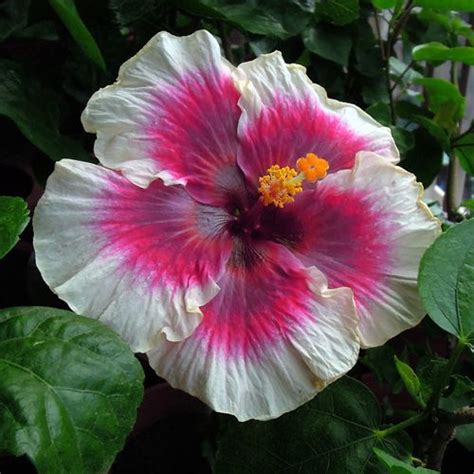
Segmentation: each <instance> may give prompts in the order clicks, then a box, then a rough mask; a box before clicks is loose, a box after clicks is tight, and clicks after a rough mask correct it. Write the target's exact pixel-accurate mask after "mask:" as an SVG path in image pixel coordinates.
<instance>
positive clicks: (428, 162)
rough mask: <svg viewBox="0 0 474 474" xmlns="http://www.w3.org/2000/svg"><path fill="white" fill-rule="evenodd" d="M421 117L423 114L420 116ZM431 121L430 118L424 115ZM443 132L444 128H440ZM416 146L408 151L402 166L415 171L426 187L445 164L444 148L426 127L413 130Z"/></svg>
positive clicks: (412, 171)
mask: <svg viewBox="0 0 474 474" xmlns="http://www.w3.org/2000/svg"><path fill="white" fill-rule="evenodd" d="M419 117H421V116H419ZM423 119H426V120H428V121H429V119H428V118H426V117H423ZM440 130H441V132H442V133H444V132H443V130H442V129H440ZM413 137H414V139H415V146H414V147H413V148H411V149H410V150H408V151H407V153H406V154H405V156H404V157H403V160H402V161H401V163H400V166H402V167H403V168H405V169H406V170H407V171H410V172H411V173H413V174H414V175H415V176H416V177H417V178H418V181H420V182H421V183H422V184H423V186H424V187H425V188H427V187H428V186H429V185H430V184H431V183H432V182H433V181H434V180H435V178H436V177H437V176H438V174H439V172H440V171H441V167H442V164H443V149H442V148H441V146H440V144H439V143H438V142H437V141H436V140H433V138H432V135H431V134H430V133H429V132H428V131H427V130H425V129H423V128H419V129H417V130H415V131H414V132H413Z"/></svg>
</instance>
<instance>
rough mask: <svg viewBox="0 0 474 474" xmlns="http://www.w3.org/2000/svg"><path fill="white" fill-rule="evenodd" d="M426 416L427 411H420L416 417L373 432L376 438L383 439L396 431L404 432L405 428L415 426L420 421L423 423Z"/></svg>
mask: <svg viewBox="0 0 474 474" xmlns="http://www.w3.org/2000/svg"><path fill="white" fill-rule="evenodd" d="M428 415H429V413H428V411H422V412H421V413H419V414H418V415H415V416H412V417H410V418H407V419H406V420H403V421H401V422H400V423H397V424H396V425H393V426H389V427H388V428H386V429H384V430H377V431H376V432H375V433H376V436H377V437H379V438H385V437H386V436H389V435H391V434H393V433H396V432H397V431H400V430H404V429H405V428H408V427H410V426H412V425H416V424H417V423H419V422H420V421H423V420H424V419H425V418H427V417H428Z"/></svg>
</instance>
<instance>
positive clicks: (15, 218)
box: [0, 196, 30, 258]
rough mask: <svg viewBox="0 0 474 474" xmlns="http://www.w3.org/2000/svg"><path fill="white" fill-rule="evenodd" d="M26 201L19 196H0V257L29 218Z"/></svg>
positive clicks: (16, 240)
mask: <svg viewBox="0 0 474 474" xmlns="http://www.w3.org/2000/svg"><path fill="white" fill-rule="evenodd" d="M28 214H29V212H28V207H27V205H26V202H25V201H23V199H21V198H19V197H10V196H0V258H2V257H3V256H4V255H5V254H7V253H8V252H9V251H10V250H11V249H12V248H13V246H14V245H15V244H16V243H17V242H18V236H19V235H20V234H21V233H22V232H23V230H24V229H25V227H26V224H28V221H29V220H30V219H29V217H28Z"/></svg>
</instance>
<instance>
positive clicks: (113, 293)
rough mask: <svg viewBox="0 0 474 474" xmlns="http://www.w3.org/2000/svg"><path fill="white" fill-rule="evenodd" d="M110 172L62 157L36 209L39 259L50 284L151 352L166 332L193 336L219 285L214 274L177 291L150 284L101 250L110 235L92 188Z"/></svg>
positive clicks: (169, 335) (176, 337)
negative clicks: (97, 215)
mask: <svg viewBox="0 0 474 474" xmlns="http://www.w3.org/2000/svg"><path fill="white" fill-rule="evenodd" d="M110 174H116V172H114V171H111V170H107V169H106V168H102V167H100V166H97V165H93V164H90V163H84V162H79V161H75V160H61V161H59V162H57V163H56V167H55V170H54V172H53V173H52V174H51V176H50V177H49V179H48V182H47V186H46V190H45V193H44V195H43V196H42V198H41V199H40V201H39V202H38V205H37V207H36V210H35V214H34V217H33V229H34V239H33V244H34V248H35V252H36V264H37V266H38V269H39V270H40V273H41V275H42V276H43V279H44V280H45V282H46V283H47V284H48V286H49V287H50V288H51V290H52V291H53V292H54V293H56V294H57V295H58V296H59V298H61V299H62V300H64V301H66V302H67V303H68V305H69V307H70V308H71V309H72V310H73V311H74V312H75V313H78V314H82V315H84V316H90V317H93V318H95V319H98V320H100V321H102V322H104V323H105V324H107V325H109V326H110V327H112V328H113V329H114V330H115V331H117V332H118V333H119V334H120V335H121V336H122V337H123V338H124V339H125V340H126V341H127V342H128V343H129V345H130V347H131V349H132V350H133V351H134V352H146V351H147V350H149V349H151V348H152V347H154V346H155V345H156V344H157V341H158V340H161V338H162V337H165V338H166V339H169V340H181V339H183V338H185V337H187V336H189V335H190V334H191V333H192V332H193V331H194V329H195V328H196V327H197V326H198V325H199V323H200V321H201V318H202V312H201V310H200V307H201V306H202V305H204V304H206V303H207V302H208V301H210V300H211V299H212V298H213V297H214V296H215V295H216V294H217V293H218V291H219V287H218V286H217V284H216V283H215V282H214V281H210V282H209V284H207V285H205V286H204V287H195V288H191V289H188V290H187V291H178V292H177V293H175V294H174V295H172V291H171V290H170V289H169V288H166V287H162V288H156V289H155V291H153V292H151V291H150V288H149V284H148V282H147V281H146V278H145V279H144V278H141V277H137V275H135V274H134V273H130V272H126V271H123V268H122V266H121V263H122V262H121V257H120V255H118V256H111V255H104V254H102V251H103V249H104V248H106V246H107V241H103V239H101V237H100V235H97V233H94V232H93V231H92V230H91V227H90V224H91V217H92V214H93V211H94V210H96V209H94V205H95V202H96V199H95V197H94V191H96V190H97V189H100V188H101V186H104V183H105V181H106V179H107V176H108V175H110ZM122 179H124V178H122ZM129 185H130V186H133V185H132V184H131V183H130V184H129Z"/></svg>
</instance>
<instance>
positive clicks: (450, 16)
mask: <svg viewBox="0 0 474 474" xmlns="http://www.w3.org/2000/svg"><path fill="white" fill-rule="evenodd" d="M418 18H420V19H421V20H422V21H423V22H425V23H426V24H427V25H433V23H437V24H438V25H441V26H442V27H443V28H445V29H446V30H447V31H448V32H449V33H453V34H455V35H459V36H464V37H465V38H467V40H468V41H469V43H470V44H471V45H472V44H474V30H473V29H472V27H471V25H470V24H469V23H467V22H465V21H464V20H463V19H462V18H461V16H460V15H459V13H457V12H452V11H450V12H445V13H440V12H436V11H434V10H430V9H429V8H424V9H423V10H421V12H420V13H419V14H418Z"/></svg>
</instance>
